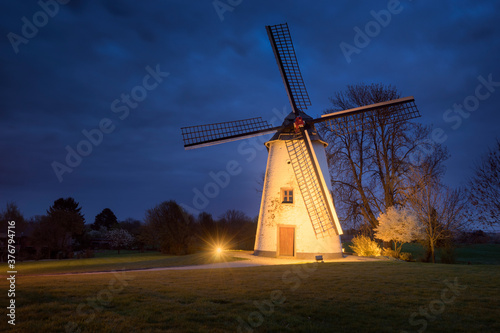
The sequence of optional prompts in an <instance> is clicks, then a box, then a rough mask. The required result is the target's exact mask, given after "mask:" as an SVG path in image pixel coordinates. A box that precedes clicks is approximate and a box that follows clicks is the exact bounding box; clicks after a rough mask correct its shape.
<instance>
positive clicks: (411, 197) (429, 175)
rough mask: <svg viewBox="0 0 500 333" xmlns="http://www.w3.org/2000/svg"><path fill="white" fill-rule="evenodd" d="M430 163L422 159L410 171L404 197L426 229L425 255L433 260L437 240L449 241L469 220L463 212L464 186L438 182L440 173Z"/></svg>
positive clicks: (464, 201) (434, 259)
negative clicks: (462, 187) (426, 253)
mask: <svg viewBox="0 0 500 333" xmlns="http://www.w3.org/2000/svg"><path fill="white" fill-rule="evenodd" d="M434 167H435V166H433V165H432V164H431V163H426V162H424V163H422V164H420V165H419V166H418V167H412V168H411V170H410V171H409V178H408V184H409V185H408V186H407V189H406V192H405V193H406V197H407V200H408V201H407V202H408V205H409V206H410V207H411V208H412V210H413V211H414V212H415V214H416V215H417V217H418V219H419V221H420V222H421V223H422V225H423V227H424V230H425V231H424V232H425V245H426V247H427V250H428V255H427V256H428V257H429V258H428V259H430V260H432V262H436V258H435V251H436V247H437V245H438V244H439V242H443V241H444V242H446V241H448V242H449V241H451V239H452V237H453V234H454V233H456V232H458V231H460V230H462V229H463V228H464V227H465V226H466V225H467V223H468V219H467V218H466V217H465V216H464V207H465V204H466V202H467V199H466V196H465V195H464V191H463V190H460V189H458V190H452V189H450V188H448V187H446V186H444V185H443V184H441V182H440V178H439V176H438V175H439V173H436V170H435V168H434Z"/></svg>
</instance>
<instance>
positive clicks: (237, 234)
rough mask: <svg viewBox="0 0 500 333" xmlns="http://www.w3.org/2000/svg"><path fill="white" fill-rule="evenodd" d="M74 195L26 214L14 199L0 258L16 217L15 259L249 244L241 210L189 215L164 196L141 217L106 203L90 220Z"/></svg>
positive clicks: (252, 225) (0, 233)
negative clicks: (125, 215) (121, 214)
mask: <svg viewBox="0 0 500 333" xmlns="http://www.w3.org/2000/svg"><path fill="white" fill-rule="evenodd" d="M81 209H82V208H81V207H80V205H79V203H78V202H76V201H75V199H73V198H60V199H57V200H56V201H54V204H53V205H52V206H50V207H49V209H48V210H47V212H46V214H44V215H36V216H34V217H31V218H30V219H25V218H24V216H23V214H22V213H21V211H20V210H19V208H18V207H17V206H16V204H14V203H8V204H7V206H6V207H5V209H4V210H3V211H1V212H0V227H1V229H0V243H3V244H1V249H0V259H1V261H2V262H3V261H5V260H6V256H7V252H6V249H7V246H6V245H5V244H6V242H7V235H6V230H7V223H8V221H15V222H16V229H15V230H16V237H15V240H16V254H17V259H18V260H40V259H66V258H75V257H76V258H80V257H92V256H93V255H94V251H95V250H102V249H115V250H117V251H118V253H119V252H120V250H122V249H130V250H138V251H145V250H157V251H161V252H162V253H164V254H173V255H183V254H189V253H194V252H198V251H202V250H211V249H213V248H215V247H219V246H222V247H225V248H232V249H242V250H252V249H253V246H254V241H255V232H256V227H257V223H256V220H255V219H251V218H249V217H248V216H246V215H245V214H244V213H243V212H240V211H237V210H228V211H227V212H226V213H224V214H223V215H222V216H220V217H219V218H218V219H214V218H213V217H212V215H211V214H208V213H205V212H203V213H201V214H199V215H198V216H193V215H191V214H189V213H187V212H186V211H185V210H184V209H183V208H182V207H181V206H180V205H178V204H177V203H176V202H175V201H165V202H162V203H160V204H158V205H157V206H155V207H154V208H151V209H149V210H147V211H146V214H145V218H144V221H139V220H135V219H130V218H129V219H126V220H124V221H118V219H117V218H116V215H115V214H114V213H113V211H112V210H111V209H109V208H105V209H103V210H102V212H101V213H99V214H98V215H97V216H96V217H95V219H94V222H93V223H91V224H88V223H85V222H86V221H85V218H84V216H83V214H82V213H81Z"/></svg>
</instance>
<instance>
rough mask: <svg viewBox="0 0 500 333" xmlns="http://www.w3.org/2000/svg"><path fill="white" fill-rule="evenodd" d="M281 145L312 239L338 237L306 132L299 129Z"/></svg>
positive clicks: (335, 219) (330, 203) (334, 216)
mask: <svg viewBox="0 0 500 333" xmlns="http://www.w3.org/2000/svg"><path fill="white" fill-rule="evenodd" d="M285 145H286V148H287V151H288V155H289V156H290V162H291V165H292V168H293V171H294V173H295V178H296V180H297V184H298V186H299V190H300V192H301V194H302V197H303V199H304V204H305V206H306V210H307V213H308V214H309V218H310V220H311V223H312V226H313V229H314V233H315V234H316V237H317V238H323V237H328V236H333V235H341V234H342V227H341V226H340V223H339V220H338V217H337V214H336V212H335V208H334V206H333V200H332V197H331V195H330V191H329V190H328V188H327V186H326V183H325V179H324V177H323V173H322V172H321V168H320V166H319V163H318V159H317V158H316V154H315V152H314V148H313V146H312V143H311V139H310V137H309V134H308V132H307V131H306V130H304V129H301V132H299V133H297V134H293V135H292V136H291V137H290V139H289V140H285Z"/></svg>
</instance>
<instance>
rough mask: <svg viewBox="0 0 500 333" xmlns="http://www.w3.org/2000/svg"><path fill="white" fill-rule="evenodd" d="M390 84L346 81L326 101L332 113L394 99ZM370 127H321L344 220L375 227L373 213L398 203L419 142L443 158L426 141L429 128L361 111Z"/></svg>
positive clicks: (402, 200) (437, 148) (395, 93)
mask: <svg viewBox="0 0 500 333" xmlns="http://www.w3.org/2000/svg"><path fill="white" fill-rule="evenodd" d="M399 97H400V95H399V93H398V91H397V90H396V88H394V87H393V86H390V85H389V86H384V85H382V84H371V85H365V84H358V85H349V86H347V90H346V91H345V92H338V93H336V94H335V96H334V97H333V98H331V99H330V101H331V103H332V108H331V109H329V110H327V111H326V112H328V113H330V112H335V111H339V110H345V109H350V108H355V107H359V106H363V105H368V104H372V103H379V102H383V101H387V100H391V99H396V98H399ZM366 117H370V118H369V122H370V126H368V128H367V129H365V130H364V131H360V132H356V133H350V134H345V135H337V134H335V133H331V132H329V131H328V130H326V129H325V128H322V129H321V132H322V135H323V137H324V138H325V139H326V140H327V142H328V143H329V146H328V148H327V156H328V159H329V164H330V173H331V175H332V183H333V184H332V185H333V192H334V193H333V195H334V198H335V204H336V207H337V209H338V212H339V215H340V218H341V220H342V221H343V222H344V223H349V222H351V223H356V222H363V223H366V224H367V225H368V226H370V228H375V227H376V226H377V225H378V221H377V215H378V213H379V212H385V211H386V210H387V209H388V208H389V207H392V206H402V205H404V203H405V200H406V197H405V196H404V195H403V192H404V186H405V180H406V173H407V171H408V169H409V167H410V166H411V164H412V160H411V157H412V155H413V154H415V153H416V152H417V151H418V149H419V147H420V145H422V144H423V143H426V144H428V145H429V144H431V145H433V147H432V152H433V154H440V156H441V157H442V161H444V159H446V154H445V153H443V148H442V147H441V146H440V145H439V144H435V143H433V142H430V141H429V140H426V138H427V137H428V136H429V133H430V130H431V128H430V127H429V126H427V127H426V126H422V125H419V124H416V123H411V122H408V121H407V122H402V123H397V124H394V123H389V122H388V121H387V120H386V118H385V117H381V116H377V115H370V116H369V115H366Z"/></svg>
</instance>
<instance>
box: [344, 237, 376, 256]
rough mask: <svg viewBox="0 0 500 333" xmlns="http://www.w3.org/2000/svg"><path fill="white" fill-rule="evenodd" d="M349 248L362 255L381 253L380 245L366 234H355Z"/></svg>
mask: <svg viewBox="0 0 500 333" xmlns="http://www.w3.org/2000/svg"><path fill="white" fill-rule="evenodd" d="M351 249H352V250H353V251H354V252H355V253H356V254H357V255H358V256H362V257H366V256H379V255H380V254H381V253H382V250H381V249H380V246H379V245H378V244H377V242H375V241H374V240H372V239H371V238H370V237H367V236H357V237H354V238H353V239H352V245H351Z"/></svg>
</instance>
